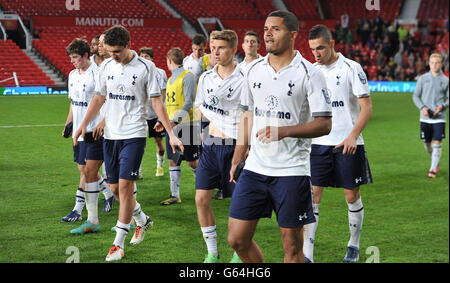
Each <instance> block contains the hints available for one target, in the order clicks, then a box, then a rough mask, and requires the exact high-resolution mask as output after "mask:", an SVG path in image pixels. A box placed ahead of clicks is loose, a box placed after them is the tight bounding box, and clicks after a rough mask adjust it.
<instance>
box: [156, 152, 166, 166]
mask: <svg viewBox="0 0 450 283" xmlns="http://www.w3.org/2000/svg"><path fill="white" fill-rule="evenodd" d="M156 167H158V168H160V167H164V154H163V155H159V154H158V153H156Z"/></svg>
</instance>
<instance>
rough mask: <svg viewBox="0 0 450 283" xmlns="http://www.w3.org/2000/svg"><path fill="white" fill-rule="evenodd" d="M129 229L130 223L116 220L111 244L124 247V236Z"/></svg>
mask: <svg viewBox="0 0 450 283" xmlns="http://www.w3.org/2000/svg"><path fill="white" fill-rule="evenodd" d="M129 231H130V224H129V223H128V224H124V223H122V222H120V221H119V220H117V225H116V238H115V239H114V243H113V245H115V246H119V247H121V248H122V249H124V248H125V245H124V244H125V238H126V236H127V234H128V232H129Z"/></svg>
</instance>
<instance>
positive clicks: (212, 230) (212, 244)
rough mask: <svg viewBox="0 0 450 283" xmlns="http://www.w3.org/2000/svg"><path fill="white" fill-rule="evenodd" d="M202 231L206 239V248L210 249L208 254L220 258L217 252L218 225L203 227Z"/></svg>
mask: <svg viewBox="0 0 450 283" xmlns="http://www.w3.org/2000/svg"><path fill="white" fill-rule="evenodd" d="M201 229H202V233H203V239H205V243H206V247H207V248H208V254H214V255H215V256H219V252H218V250H217V233H216V225H214V226H209V227H201Z"/></svg>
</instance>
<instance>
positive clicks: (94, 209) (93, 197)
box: [85, 182, 100, 224]
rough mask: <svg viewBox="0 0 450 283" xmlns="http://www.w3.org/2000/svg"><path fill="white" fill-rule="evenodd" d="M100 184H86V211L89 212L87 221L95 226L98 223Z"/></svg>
mask: <svg viewBox="0 0 450 283" xmlns="http://www.w3.org/2000/svg"><path fill="white" fill-rule="evenodd" d="M99 193H100V191H99V189H98V182H92V183H86V190H85V196H86V209H87V212H88V219H87V221H88V222H90V223H93V224H97V223H98V195H99Z"/></svg>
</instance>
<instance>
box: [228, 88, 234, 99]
mask: <svg viewBox="0 0 450 283" xmlns="http://www.w3.org/2000/svg"><path fill="white" fill-rule="evenodd" d="M233 90H234V89H232V88H231V87H230V88H228V94H227V98H230V97H231V94H232V93H233Z"/></svg>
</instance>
